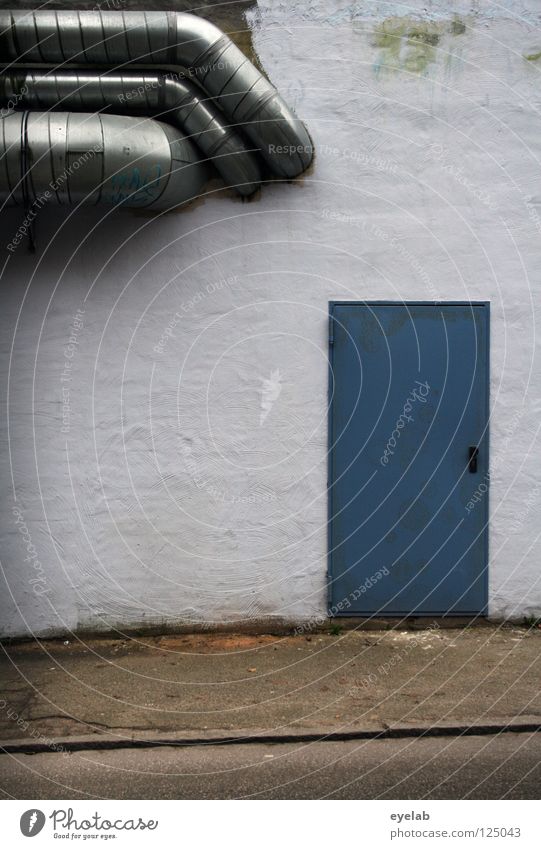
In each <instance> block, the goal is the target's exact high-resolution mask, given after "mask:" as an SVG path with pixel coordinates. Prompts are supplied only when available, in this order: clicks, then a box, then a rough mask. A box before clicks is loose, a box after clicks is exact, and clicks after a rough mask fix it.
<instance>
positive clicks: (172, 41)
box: [0, 10, 313, 179]
mask: <svg viewBox="0 0 541 849" xmlns="http://www.w3.org/2000/svg"><path fill="white" fill-rule="evenodd" d="M0 33H1V35H0V59H1V60H2V61H5V62H6V63H18V62H21V61H22V62H25V63H34V62H35V63H38V64H49V65H58V64H60V65H62V64H64V63H65V62H77V63H82V64H102V65H106V66H108V67H112V66H113V67H114V66H117V67H118V66H123V65H126V64H138V63H139V64H159V65H162V66H163V65H171V64H173V65H179V66H181V67H186V68H190V69H192V71H193V72H194V74H195V76H196V78H197V80H198V82H199V84H200V85H201V87H202V88H203V89H204V91H206V92H207V93H208V94H209V95H211V97H213V98H215V99H216V100H217V102H218V105H219V106H220V108H221V109H222V110H223V112H224V113H225V114H226V115H227V116H228V118H230V119H231V121H232V122H233V123H234V124H238V125H241V126H242V127H243V129H244V131H245V132H246V134H247V135H248V136H249V137H250V139H251V140H252V142H253V143H254V144H255V145H256V146H257V147H258V148H259V150H260V151H261V154H262V156H263V157H264V159H265V160H266V162H267V164H268V165H269V167H270V168H271V170H272V171H273V173H275V174H277V175H278V176H280V177H285V178H288V179H290V178H293V177H296V176H298V175H299V174H301V173H302V171H304V170H305V169H306V168H307V167H308V165H309V164H310V162H311V160H312V156H313V146H312V141H311V139H310V136H309V134H308V132H307V130H306V128H305V127H304V125H303V124H302V122H301V121H300V120H299V119H298V118H297V117H296V116H295V115H294V114H293V112H292V111H291V110H290V109H289V107H288V106H287V104H286V103H285V102H284V101H283V99H282V98H281V96H280V95H279V94H278V92H277V91H276V89H275V88H274V86H272V85H271V83H270V82H269V81H268V80H267V79H266V78H265V77H264V76H263V75H262V74H261V73H260V72H259V71H258V70H257V69H256V68H255V67H254V66H253V65H252V63H251V62H250V61H249V60H248V59H247V58H246V57H245V56H244V54H243V53H242V52H241V51H240V50H239V49H238V47H236V45H235V44H233V42H232V41H231V39H230V38H229V36H227V35H224V34H223V33H222V32H221V31H220V30H219V29H218V28H217V27H215V26H214V24H211V23H210V22H209V21H205V20H203V19H202V18H199V17H196V16H195V15H190V14H188V13H176V12H107V11H92V12H89V11H86V12H70V11H65V10H62V11H58V12H50V11H46V10H39V11H36V12H24V11H20V10H15V11H3V12H0Z"/></svg>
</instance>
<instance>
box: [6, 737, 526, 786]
mask: <svg viewBox="0 0 541 849" xmlns="http://www.w3.org/2000/svg"><path fill="white" fill-rule="evenodd" d="M540 782H541V734H540V733H538V734H533V735H532V734H525V733H522V734H515V733H506V734H501V735H499V736H497V737H481V736H479V737H464V738H435V739H434V738H432V739H424V740H423V739H407V740H384V741H374V740H370V741H359V742H344V743H310V744H284V745H282V744H280V745H228V746H194V747H193V748H180V747H179V748H172V747H169V746H168V747H164V748H156V749H125V750H113V751H103V752H99V751H84V752H78V753H73V754H67V753H61V752H60V753H50V754H39V755H16V756H10V755H2V756H0V787H1V788H2V794H3V798H15V799H84V798H98V799H104V798H111V799H241V798H256V799H322V798H334V799H376V798H383V799H422V798H427V799H462V798H469V799H499V798H509V799H537V798H538V797H539V786H540Z"/></svg>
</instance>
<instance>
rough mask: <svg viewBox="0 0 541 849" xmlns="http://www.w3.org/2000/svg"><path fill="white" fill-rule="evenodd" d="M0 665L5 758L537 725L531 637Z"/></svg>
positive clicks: (106, 649) (106, 644)
mask: <svg viewBox="0 0 541 849" xmlns="http://www.w3.org/2000/svg"><path fill="white" fill-rule="evenodd" d="M1 655H2V658H1V670H0V674H1V680H2V688H1V694H0V740H1V741H3V742H5V743H7V742H8V741H9V742H10V749H11V748H12V747H13V746H16V745H18V744H20V745H23V744H24V743H25V742H26V744H30V743H32V744H35V745H36V747H38V748H41V749H47V747H49V748H53V741H55V744H58V745H61V744H62V741H65V742H66V743H67V744H69V741H72V744H74V743H75V741H76V740H81V741H84V740H87V739H89V738H90V739H92V740H94V741H95V742H96V743H98V741H102V742H107V741H109V742H110V743H111V744H112V743H114V741H117V742H119V741H128V740H133V739H134V738H135V739H140V740H143V741H144V740H147V741H150V740H152V739H164V740H175V739H177V740H180V739H187V740H189V739H194V740H195V739H198V740H200V739H205V740H207V739H208V740H209V741H211V740H213V739H214V740H215V739H221V738H223V737H232V736H235V737H238V736H243V735H248V736H257V735H259V736H261V735H266V736H269V737H272V738H277V739H279V738H286V737H288V736H289V735H294V736H296V735H299V736H302V735H305V736H306V735H308V736H311V735H319V734H338V735H341V734H344V735H346V736H347V735H349V734H351V733H354V734H363V733H368V734H370V733H378V732H380V731H383V730H385V729H389V728H394V729H407V728H410V729H412V730H413V732H415V729H418V728H421V729H422V728H424V727H429V728H432V729H434V728H435V729H440V730H441V731H445V729H446V728H447V729H449V728H450V729H451V731H450V732H449V733H457V730H456V729H457V727H458V728H460V727H465V726H467V727H470V726H471V727H473V728H475V727H483V726H484V727H489V726H493V727H498V726H503V725H506V724H508V723H513V727H516V728H520V726H521V724H523V725H524V726H525V727H526V726H529V727H531V725H532V723H533V724H537V723H539V724H541V693H540V689H541V688H540V686H539V682H540V673H541V631H540V630H538V629H537V628H535V629H530V630H526V629H522V628H518V627H512V626H503V627H502V626H498V627H496V626H487V625H484V626H482V627H467V628H461V629H443V628H441V627H440V626H439V625H438V624H437V623H432V625H430V626H428V627H427V628H426V629H424V630H411V631H409V630H404V629H403V628H401V629H400V630H389V631H374V632H369V631H359V630H355V631H348V632H344V633H342V634H339V635H332V634H329V633H312V634H305V635H299V636H285V637H284V636H271V635H261V636H247V635H234V634H214V635H207V634H196V635H175V636H163V637H140V638H129V639H128V638H126V639H122V640H112V639H105V638H101V639H85V640H83V639H82V638H81V639H74V640H72V641H70V642H69V643H67V644H66V643H64V642H62V641H43V642H41V643H36V642H28V643H18V644H12V645H4V646H2V652H1ZM452 729H454V731H453V730H452ZM38 744H40V745H39V746H38Z"/></svg>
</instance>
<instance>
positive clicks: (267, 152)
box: [0, 10, 313, 207]
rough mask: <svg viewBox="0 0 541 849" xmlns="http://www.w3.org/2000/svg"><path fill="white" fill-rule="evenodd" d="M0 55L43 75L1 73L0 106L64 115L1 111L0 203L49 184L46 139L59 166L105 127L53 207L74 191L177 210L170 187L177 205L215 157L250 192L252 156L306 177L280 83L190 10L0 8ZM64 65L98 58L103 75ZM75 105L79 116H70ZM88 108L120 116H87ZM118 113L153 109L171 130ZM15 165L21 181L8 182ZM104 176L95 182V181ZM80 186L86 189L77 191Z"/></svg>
mask: <svg viewBox="0 0 541 849" xmlns="http://www.w3.org/2000/svg"><path fill="white" fill-rule="evenodd" d="M0 62H2V63H5V64H8V63H9V64H10V65H11V66H13V65H14V64H15V65H17V64H21V63H36V64H39V65H45V66H46V67H47V70H40V71H36V70H35V69H33V70H32V71H19V70H18V69H14V68H13V67H10V68H9V69H8V70H7V71H6V72H5V73H4V75H3V78H2V84H1V88H0V101H1V102H2V103H4V104H7V103H8V102H10V103H11V104H15V107H16V108H18V109H26V110H35V109H39V110H44V109H56V108H60V109H62V110H66V113H64V112H62V113H54V114H37V115H34V114H33V112H29V113H28V114H27V115H26V116H21V114H14V115H9V116H7V117H4V119H3V121H2V124H3V127H2V134H1V136H0V144H3V159H5V162H4V165H3V167H2V168H0V197H1V198H2V199H3V200H4V201H6V200H7V201H8V202H11V203H20V202H25V199H26V201H28V198H29V197H30V198H31V197H32V196H36V193H37V192H39V191H43V190H44V188H45V185H47V183H46V182H45V183H44V181H46V180H47V179H48V178H49V176H50V175H51V173H52V172H51V167H50V166H48V165H45V164H44V163H45V160H46V159H47V150H48V148H47V136H49V137H50V139H51V144H50V145H49V148H50V149H51V150H52V149H53V148H54V149H55V150H56V151H57V156H58V161H59V162H60V161H61V162H62V163H63V167H64V168H66V167H67V164H69V163H70V162H72V160H73V161H75V159H76V158H77V155H79V156H80V157H82V156H83V155H84V154H85V153H88V151H89V150H91V149H93V146H94V145H95V144H97V143H98V142H97V137H98V135H99V134H100V133H101V134H102V142H103V150H102V151H98V152H96V154H95V155H94V156H90V157H88V158H87V159H85V160H84V162H82V163H81V164H80V165H79V167H78V168H77V176H74V174H73V171H71V172H70V174H69V176H68V179H67V180H65V183H66V189H65V191H64V190H63V191H61V192H60V193H56V192H55V193H54V197H53V201H54V200H55V199H56V201H57V202H60V203H65V202H73V200H72V198H75V197H77V198H79V199H81V200H88V202H92V203H97V202H108V203H124V204H129V205H137V206H140V205H147V206H154V205H159V206H160V207H164V206H167V205H169V204H170V205H175V201H174V197H175V192H178V201H177V203H182V202H184V201H185V200H187V199H189V198H191V197H193V196H194V194H197V193H198V191H200V190H201V188H202V186H203V184H204V181H205V179H206V176H207V172H206V169H205V167H204V165H203V164H202V163H201V162H200V161H199V160H200V159H201V158H203V159H211V160H212V161H213V162H214V164H215V165H216V167H217V168H218V170H219V171H220V173H221V174H222V176H223V177H224V179H225V181H226V182H227V183H228V184H229V185H234V186H235V187H236V189H237V190H238V191H239V193H240V194H243V195H248V194H251V193H252V192H253V191H254V190H255V188H256V187H257V185H258V184H259V181H260V171H259V165H258V162H257V158H256V156H255V151H257V153H258V154H260V155H261V156H262V157H263V159H264V161H265V162H266V164H267V166H268V168H269V169H270V170H271V171H272V173H273V174H275V175H277V176H279V177H281V178H286V179H290V178H293V177H296V176H298V175H299V174H300V173H302V171H303V170H305V168H306V167H307V166H308V165H309V163H310V161H311V159H312V155H313V150H312V143H311V140H310V137H309V135H308V132H307V130H306V128H305V127H304V125H303V124H302V122H301V121H300V120H299V119H298V118H297V117H296V116H295V115H294V114H293V113H292V112H291V110H290V109H289V108H288V106H287V105H286V104H285V103H284V101H283V100H282V98H281V97H280V95H279V94H278V92H277V91H276V89H275V88H274V87H273V86H272V85H271V84H270V83H269V82H268V80H266V79H265V78H264V77H263V76H262V75H261V74H260V73H259V71H257V70H256V68H255V67H254V66H253V65H252V63H251V62H250V61H249V60H248V59H247V58H246V57H245V56H244V55H243V54H242V52H241V51H240V50H239V49H238V48H237V47H236V46H235V45H234V44H233V43H232V41H231V39H230V38H229V37H228V36H226V35H224V34H223V33H222V32H221V31H220V30H219V29H217V28H216V27H215V26H214V25H213V24H211V23H209V22H208V21H204V20H202V19H201V18H198V17H195V16H193V15H189V14H184V13H182V14H177V13H172V12H126V13H121V12H108V11H93V12H75V11H74V12H70V11H59V12H50V11H41V10H40V11H36V12H24V11H12V12H10V11H0ZM66 63H70V64H72V63H73V64H77V65H91V66H92V65H94V66H97V65H99V66H100V70H97V69H95V68H91V69H89V70H88V71H84V72H80V71H71V70H70V71H67V70H65V66H66ZM137 64H145V65H150V64H155V65H159V66H162V67H164V66H171V65H175V66H179V67H180V68H183V69H186V72H187V73H186V72H184V71H182V72H181V73H179V74H173V75H165V74H163V73H160V72H152V71H148V70H144V71H143V70H140V69H139V70H137V69H135V68H134V67H133V66H134V65H137ZM59 66H60V67H59ZM62 66H64V68H62ZM111 68H113V69H114V70H110V69H111ZM126 69H127V70H126ZM186 75H189V77H190V78H191V79H192V80H196V82H197V85H194V84H193V83H191V82H190V81H189V80H187V79H186V78H185V77H186ZM75 110H77V111H81V112H82V114H80V115H77V116H75V115H71V114H69V113H71V112H73V111H75ZM93 110H100V111H101V110H107V112H108V113H109V112H112V113H115V114H100V115H94V116H92V115H90V114H89V113H91V112H92V111H93ZM119 113H120V115H125V113H136V114H138V113H143V114H145V115H148V114H149V113H150V114H153V115H158V116H160V117H163V118H164V119H165V120H166V121H168V122H170V123H172V124H174V125H175V128H174V129H173V127H171V126H167V125H165V124H162V123H158V122H157V121H155V120H153V119H151V118H144V119H139V120H137V119H133V118H132V119H130V118H128V117H120V116H119ZM85 128H86V129H85ZM17 133H20V136H19V137H18V138H16V137H17ZM185 135H188V136H189V139H187V138H185ZM158 139H160V142H158ZM164 143H165V144H170V145H171V148H172V149H171V153H170V157H169V162H167V156H165V155H164V154H163V153H162V151H163V150H164V147H163V145H164ZM109 145H112V147H111V148H109ZM152 146H154V152H156V151H159V152H160V153H159V156H158V155H155V162H154V166H155V171H154V178H152V172H151V170H150V171H149V166H150V164H151V162H152V155H153V147H152ZM17 149H18V150H17ZM61 151H63V152H61ZM201 153H202V154H203V156H201ZM51 159H54V157H51ZM139 160H140V161H139ZM100 162H101V170H100V167H98V164H99V163H100ZM167 167H168V168H169V171H168V172H167V173H166V171H165V169H166V168H167ZM14 168H16V169H17V170H16V171H15V175H16V177H17V175H18V177H19V178H20V175H21V174H22V179H18V178H17V179H14V177H13V173H14V172H13V169H14ZM56 168H57V165H55V169H56ZM114 169H116V170H114ZM171 169H175V172H176V171H179V173H178V174H173V173H172V171H171ZM137 170H138V173H137ZM27 171H28V172H29V173H27ZM158 171H159V172H160V174H159V175H158ZM8 172H9V173H8ZM30 172H35V173H30ZM143 172H144V173H143ZM55 173H56V171H55ZM100 175H101V179H102V181H104V186H103V188H102V189H100V187H99V186H98V185H93V184H92V180H95V179H97V178H98V176H100ZM115 175H116V176H115ZM130 179H131V181H132V182H133V183H134V191H133V196H132V195H131V194H130V193H129V192H125V193H124V195H125V196H123V193H122V192H116V193H115V192H114V191H111V186H112V185H113V184H114V185H115V186H117V187H118V186H119V185H120V184H123V185H124V186H128V185H130ZM183 181H185V188H184V190H183V186H182V184H183ZM138 182H139V184H140V185H139V187H137V185H136V184H137V183H138ZM84 185H87V186H88V189H87V196H85V195H84V192H83V193H82V187H83V186H84ZM149 186H152V190H150V189H149V188H148V187H149ZM68 197H69V198H70V200H69V201H67V198H68ZM145 198H146V200H147V201H148V203H147V202H146V201H145V200H144V199H145Z"/></svg>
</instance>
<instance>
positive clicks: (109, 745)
mask: <svg viewBox="0 0 541 849" xmlns="http://www.w3.org/2000/svg"><path fill="white" fill-rule="evenodd" d="M540 731H541V721H539V722H517V721H511V722H503V723H485V724H479V725H476V724H468V723H465V724H456V725H424V726H409V725H396V726H389V727H386V728H382V729H379V730H378V729H359V730H356V731H328V732H325V731H320V732H316V731H299V732H298V733H296V732H291V733H283V734H271V733H266V732H263V733H261V732H259V733H255V734H249V733H245V734H241V733H238V734H229V735H225V734H224V735H214V736H213V735H212V734H209V735H207V736H203V737H195V736H194V737H186V736H184V737H181V736H177V737H175V736H170V737H167V736H163V737H159V736H153V737H150V736H149V737H135V738H131V737H122V738H118V739H111V738H108V737H99V738H88V737H86V738H82V737H71V738H69V737H68V738H64V739H62V738H55V739H51V740H50V742H49V743H43V742H39V741H20V740H19V741H12V742H5V743H0V754H6V755H15V754H22V755H38V754H65V753H69V752H79V751H85V750H86V751H105V750H114V749H150V748H159V747H167V746H170V747H177V748H188V747H193V746H218V745H220V746H245V745H255V744H257V745H274V746H276V745H283V744H294V743H339V742H350V741H355V740H405V739H408V738H410V739H413V738H419V737H476V736H489V735H493V736H495V735H499V734H508V733H514V734H534V733H538V732H540Z"/></svg>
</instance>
